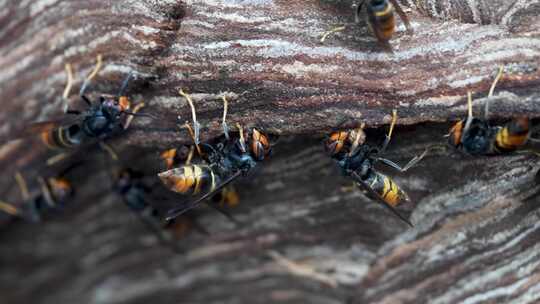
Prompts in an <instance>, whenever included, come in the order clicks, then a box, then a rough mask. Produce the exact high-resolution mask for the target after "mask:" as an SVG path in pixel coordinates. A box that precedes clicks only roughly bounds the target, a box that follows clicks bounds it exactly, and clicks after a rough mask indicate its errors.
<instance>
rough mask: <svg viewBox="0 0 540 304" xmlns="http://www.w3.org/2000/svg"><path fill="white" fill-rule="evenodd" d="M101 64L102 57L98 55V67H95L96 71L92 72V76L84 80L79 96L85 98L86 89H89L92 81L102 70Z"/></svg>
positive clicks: (89, 75)
mask: <svg viewBox="0 0 540 304" xmlns="http://www.w3.org/2000/svg"><path fill="white" fill-rule="evenodd" d="M101 63H102V56H101V54H98V55H97V58H96V66H95V67H94V69H93V70H92V72H90V74H88V76H87V77H86V79H85V80H84V82H83V85H82V87H81V90H80V91H79V96H83V95H84V92H85V91H86V88H87V87H88V85H89V84H90V81H92V79H93V78H94V77H96V75H97V73H98V72H99V70H100V69H101Z"/></svg>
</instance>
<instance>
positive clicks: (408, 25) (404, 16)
mask: <svg viewBox="0 0 540 304" xmlns="http://www.w3.org/2000/svg"><path fill="white" fill-rule="evenodd" d="M390 2H391V3H392V5H394V9H395V10H396V13H397V14H398V15H399V18H401V20H402V21H403V24H405V28H406V29H407V33H409V35H412V34H413V29H412V26H411V23H410V22H409V17H407V14H405V12H404V11H403V9H402V8H401V6H400V5H399V3H398V2H397V1H396V0H390Z"/></svg>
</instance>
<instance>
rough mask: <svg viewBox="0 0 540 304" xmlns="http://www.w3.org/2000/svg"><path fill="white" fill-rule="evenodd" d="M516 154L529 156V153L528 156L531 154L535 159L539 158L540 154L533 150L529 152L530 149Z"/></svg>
mask: <svg viewBox="0 0 540 304" xmlns="http://www.w3.org/2000/svg"><path fill="white" fill-rule="evenodd" d="M516 153H519V154H529V153H530V154H533V155H535V156H537V157H540V152H538V151H535V150H530V149H528V150H518V151H516Z"/></svg>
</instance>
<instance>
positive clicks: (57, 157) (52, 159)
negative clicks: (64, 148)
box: [47, 152, 71, 166]
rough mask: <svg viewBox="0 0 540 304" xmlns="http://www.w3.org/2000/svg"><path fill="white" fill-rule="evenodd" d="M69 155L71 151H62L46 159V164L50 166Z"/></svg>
mask: <svg viewBox="0 0 540 304" xmlns="http://www.w3.org/2000/svg"><path fill="white" fill-rule="evenodd" d="M70 156H71V153H67V152H63V153H59V154H56V155H55V156H53V157H50V158H49V159H47V166H52V165H54V164H56V163H58V162H61V161H63V160H64V159H66V158H68V157H70Z"/></svg>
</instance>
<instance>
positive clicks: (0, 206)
mask: <svg viewBox="0 0 540 304" xmlns="http://www.w3.org/2000/svg"><path fill="white" fill-rule="evenodd" d="M0 211H3V212H5V213H7V214H9V215H12V216H15V217H20V216H21V211H20V210H19V209H18V208H17V207H15V206H13V205H12V204H9V203H6V202H3V201H0Z"/></svg>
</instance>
